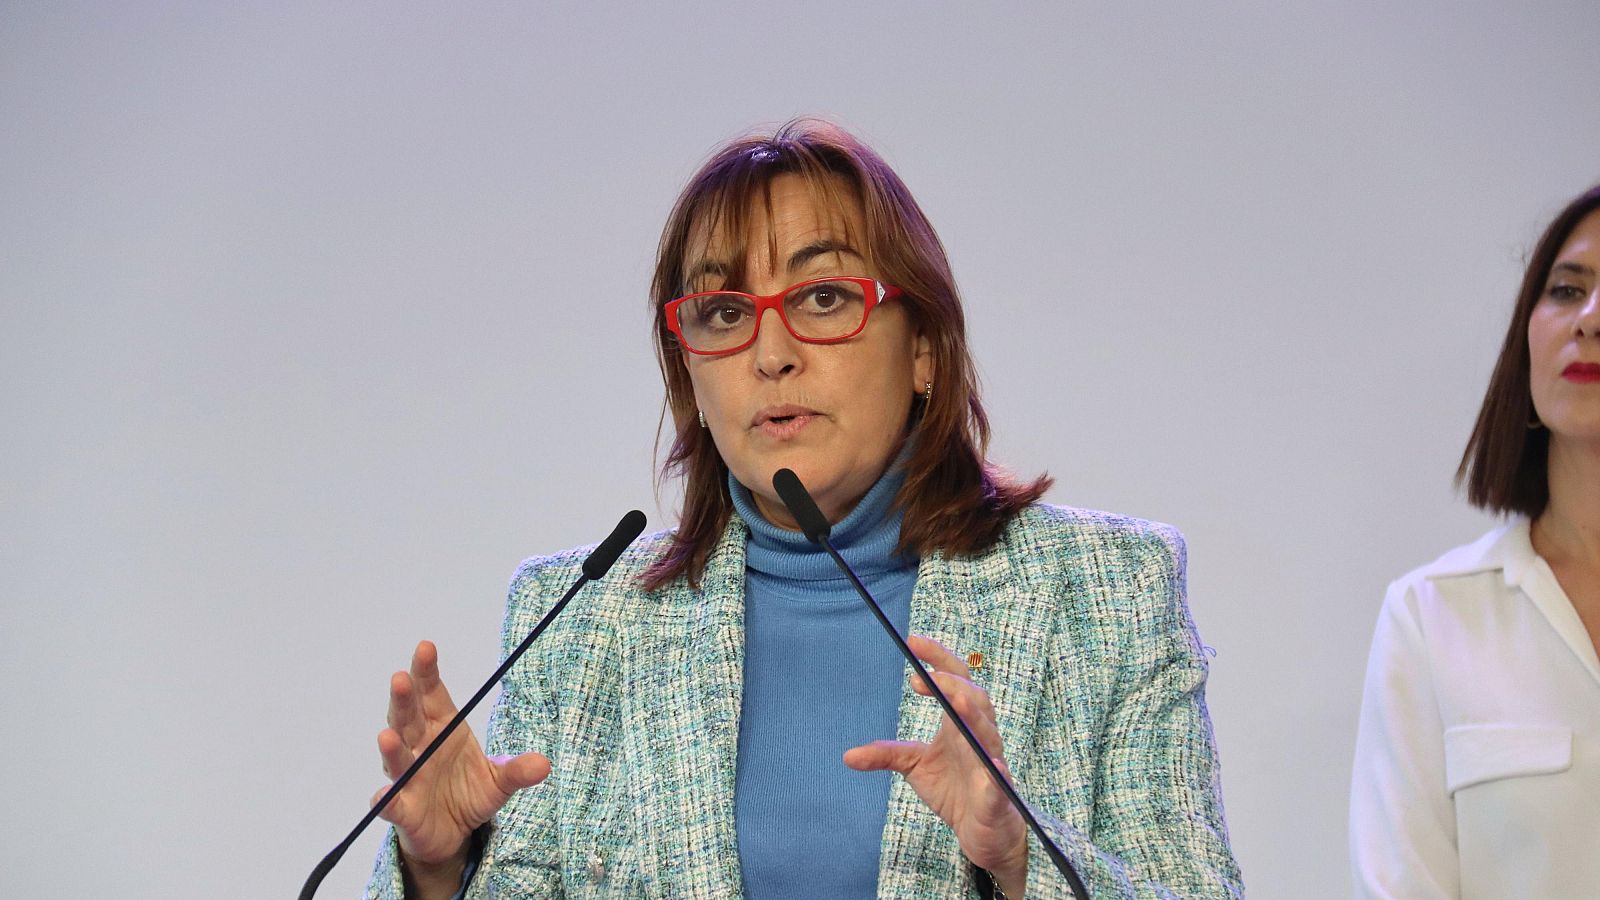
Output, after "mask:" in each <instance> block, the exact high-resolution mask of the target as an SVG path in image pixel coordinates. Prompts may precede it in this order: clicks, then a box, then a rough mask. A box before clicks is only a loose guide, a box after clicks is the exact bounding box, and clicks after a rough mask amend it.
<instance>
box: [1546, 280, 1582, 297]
mask: <svg viewBox="0 0 1600 900" xmlns="http://www.w3.org/2000/svg"><path fill="white" fill-rule="evenodd" d="M1544 293H1545V296H1546V297H1549V298H1550V299H1552V300H1563V301H1565V300H1582V299H1583V298H1584V297H1585V296H1586V295H1587V292H1586V291H1584V289H1583V288H1581V287H1578V286H1577V285H1575V284H1564V283H1557V284H1552V285H1550V286H1549V287H1547V288H1545V291H1544Z"/></svg>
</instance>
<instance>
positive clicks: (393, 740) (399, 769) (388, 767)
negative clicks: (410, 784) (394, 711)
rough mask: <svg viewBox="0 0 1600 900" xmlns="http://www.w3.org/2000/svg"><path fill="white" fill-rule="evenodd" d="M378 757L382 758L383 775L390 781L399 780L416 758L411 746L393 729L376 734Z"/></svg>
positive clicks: (386, 729)
mask: <svg viewBox="0 0 1600 900" xmlns="http://www.w3.org/2000/svg"><path fill="white" fill-rule="evenodd" d="M378 755H379V756H381V757H382V758H383V774H385V775H387V776H389V777H390V778H391V779H393V778H399V777H400V775H401V773H403V772H405V770H406V769H408V768H410V767H411V763H412V762H413V761H415V760H416V758H417V755H416V754H415V753H413V752H412V750H411V745H410V744H408V743H407V742H406V741H405V739H404V738H403V737H401V736H400V734H399V733H398V732H396V731H395V730H394V729H393V728H385V729H384V730H382V731H380V732H378Z"/></svg>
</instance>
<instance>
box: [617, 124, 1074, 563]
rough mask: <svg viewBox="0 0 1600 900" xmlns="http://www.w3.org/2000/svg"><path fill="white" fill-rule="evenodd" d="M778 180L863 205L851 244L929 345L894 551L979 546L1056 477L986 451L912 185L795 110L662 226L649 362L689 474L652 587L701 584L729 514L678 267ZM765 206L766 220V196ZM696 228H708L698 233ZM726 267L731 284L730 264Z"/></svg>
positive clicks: (679, 464) (731, 146)
mask: <svg viewBox="0 0 1600 900" xmlns="http://www.w3.org/2000/svg"><path fill="white" fill-rule="evenodd" d="M782 175H798V176H800V177H801V178H803V179H804V180H805V182H806V184H807V185H808V187H809V188H810V190H811V191H812V192H813V195H814V196H816V197H818V198H819V199H820V200H822V201H824V202H827V203H829V204H831V205H834V206H836V207H837V206H838V205H839V204H842V203H846V202H849V203H859V204H860V205H861V209H862V212H863V217H864V218H863V221H864V223H865V225H864V227H865V229H866V234H865V235H861V236H859V239H857V238H854V237H853V238H852V240H853V241H856V242H858V245H859V246H861V247H862V251H863V254H864V255H865V257H866V259H867V261H868V262H869V263H870V264H871V265H872V266H873V267H874V268H875V269H876V271H877V273H878V275H879V277H881V278H882V279H883V280H884V281H886V282H887V283H889V284H893V285H895V286H897V287H899V288H900V289H901V291H903V295H902V300H903V306H902V308H903V309H905V310H906V313H907V315H908V317H909V318H910V321H911V323H912V325H913V326H914V327H915V328H918V329H920V330H921V332H922V334H924V335H926V337H927V338H928V342H929V345H930V347H931V349H932V352H933V373H934V375H933V382H934V389H933V396H932V399H931V400H929V401H926V402H924V401H923V400H921V399H917V400H915V401H908V402H911V403H912V409H911V412H910V415H909V417H908V428H909V429H911V430H913V431H915V432H916V434H915V440H913V441H912V451H911V455H910V457H909V458H908V460H907V461H906V480H905V484H904V485H903V486H902V487H901V488H900V491H899V493H898V495H897V496H896V497H895V501H894V502H895V505H896V507H897V508H899V509H901V510H903V511H904V513H905V524H904V525H903V526H902V529H901V533H900V549H901V550H902V551H909V552H915V553H917V554H919V555H925V554H927V553H929V552H932V551H936V550H937V551H941V552H943V553H945V554H946V555H962V554H971V553H976V552H979V551H981V550H984V549H986V548H988V547H989V546H991V545H992V544H993V543H994V542H995V541H997V540H998V539H999V537H1000V534H1001V531H1002V530H1003V529H1004V528H1005V525H1006V523H1007V522H1008V521H1010V519H1011V517H1012V516H1014V515H1015V514H1016V513H1017V512H1019V511H1020V510H1021V509H1022V508H1023V507H1025V506H1027V505H1028V504H1029V503H1032V502H1033V501H1034V500H1037V499H1038V498H1039V497H1040V496H1041V495H1042V494H1043V493H1044V492H1045V490H1046V489H1047V488H1048V487H1049V486H1050V479H1049V478H1048V477H1040V478H1038V479H1036V480H1034V481H1032V482H1028V483H1017V482H1013V481H1011V480H1010V479H1008V478H1006V477H1005V476H1004V474H1003V473H1002V472H1000V471H999V470H998V469H996V468H995V467H993V466H991V465H989V464H988V462H987V461H986V460H985V452H986V450H987V446H988V441H989V420H988V417H987V416H986V415H985V414H984V411H983V406H982V404H981V403H979V402H978V380H977V374H976V372H975V370H974V367H973V363H972V358H971V356H970V355H969V354H968V351H967V334H966V320H965V317H964V316H963V314H962V311H961V300H960V297H959V296H958V294H957V293H956V286H955V279H954V277H953V276H952V275H951V272H950V264H949V261H948V260H947V259H946V258H945V252H944V246H943V244H941V243H940V241H939V237H938V235H937V234H935V233H934V230H933V225H932V224H931V223H929V221H928V218H927V216H925V215H923V212H922V209H921V208H920V207H918V206H917V202H916V200H914V199H913V198H912V196H911V192H910V191H909V190H907V189H906V186H905V184H904V183H903V182H902V181H901V180H900V177H899V176H898V175H896V174H895V173H894V171H893V170H891V169H890V168H889V166H888V164H887V163H885V162H884V161H883V159H882V158H881V157H879V156H878V155H877V154H876V153H874V152H873V151H872V149H871V148H869V147H867V146H866V145H865V144H863V143H861V142H860V141H859V140H857V139H856V138H855V137H853V136H852V135H850V134H848V133H847V132H845V131H844V130H843V129H841V128H839V127H837V126H835V125H832V124H830V123H828V122H823V121H818V120H815V119H796V120H794V121H791V122H789V123H787V124H785V125H783V126H782V127H780V128H779V129H778V130H777V131H776V132H774V133H772V134H756V135H750V136H747V137H743V138H739V139H736V140H733V141H731V142H729V143H728V144H726V145H724V146H723V147H722V148H721V149H719V150H717V151H716V152H715V153H713V154H712V156H711V158H710V160H708V161H707V162H706V163H705V165H703V166H702V167H701V168H700V170H699V171H698V172H697V173H695V175H694V177H693V178H691V179H690V180H689V184H688V186H687V187H685V188H684V190H683V193H682V195H680V196H679V197H678V202H677V204H676V205H675V206H674V207H673V209H672V214H671V215H670V216H669V217H668V219H667V224H666V227H665V229H664V230H663V232H662V235H661V245H660V247H659V248H658V250H657V253H656V268H655V276H654V278H653V280H652V282H651V286H650V294H651V315H652V316H653V317H654V321H655V347H656V359H657V362H658V363H659V364H660V366H661V377H662V378H663V379H664V381H665V382H666V400H665V409H664V414H663V422H665V420H666V415H667V414H670V417H671V425H670V427H671V428H672V431H673V439H672V443H671V447H670V449H669V450H668V452H667V456H666V459H665V461H664V462H663V464H662V470H661V476H662V477H663V478H668V477H675V476H681V477H683V478H684V479H686V483H685V485H684V500H683V509H682V511H681V514H680V516H679V521H678V528H677V530H676V531H675V532H674V533H673V535H672V538H671V543H670V546H669V547H668V549H667V552H666V554H665V555H664V556H663V557H662V558H661V559H660V560H659V561H658V562H656V564H655V565H653V566H652V567H651V568H650V570H649V571H648V572H646V573H645V576H644V584H645V586H646V587H648V588H656V587H660V586H661V585H663V584H665V583H666V582H668V581H670V580H672V579H674V578H676V577H678V576H679V575H683V576H686V577H687V578H688V580H689V583H690V584H692V585H698V584H699V581H700V576H701V574H702V572H703V571H704V569H705V564H706V560H707V558H708V557H709V556H710V554H711V551H712V550H713V549H714V548H715V546H716V544H717V542H718V541H719V540H720V539H721V537H722V535H723V532H724V531H725V529H726V528H727V526H728V521H729V517H730V516H731V515H732V514H733V501H732V498H731V496H730V495H729V493H728V468H727V465H726V464H725V463H724V462H723V460H722V457H721V455H719V454H718V453H717V449H716V446H715V444H714V443H713V442H712V440H711V435H710V432H708V431H707V430H706V429H704V428H701V427H700V426H699V422H698V417H697V410H696V407H695V398H694V390H693V388H692V386H691V384H690V382H689V372H688V369H687V367H686V365H685V359H684V351H683V349H682V348H681V347H680V346H679V345H678V342H677V339H676V338H675V337H674V336H673V334H672V332H671V331H669V330H668V329H667V325H666V321H665V317H664V316H663V315H662V312H661V308H662V307H663V306H664V305H666V304H667V303H668V302H669V301H671V300H673V299H676V298H677V297H679V296H682V295H683V294H684V293H686V292H687V291H688V285H687V284H686V274H687V273H685V271H684V265H685V262H686V256H687V251H689V250H690V249H692V248H691V247H690V242H691V241H692V240H697V239H699V238H698V237H696V236H697V235H701V234H709V233H710V232H711V231H718V232H721V233H724V234H727V235H731V236H741V235H744V234H746V233H747V226H748V225H749V223H750V217H751V216H752V215H755V214H757V213H755V212H754V211H755V210H756V209H758V208H759V207H760V206H761V205H763V204H765V202H766V201H767V200H768V199H769V196H770V192H771V185H772V182H773V180H774V179H776V178H778V177H779V176H782ZM843 192H848V193H843ZM767 209H768V214H769V215H770V213H771V210H770V205H768V206H767ZM697 226H704V227H703V228H702V229H701V230H699V231H697V230H696V228H697ZM738 258H739V254H735V257H734V259H735V260H737V259H738ZM729 276H730V280H729V283H730V284H733V283H735V281H736V279H737V277H738V273H736V272H733V273H729ZM902 300H897V301H896V302H897V303H898V302H902ZM908 437H909V435H908Z"/></svg>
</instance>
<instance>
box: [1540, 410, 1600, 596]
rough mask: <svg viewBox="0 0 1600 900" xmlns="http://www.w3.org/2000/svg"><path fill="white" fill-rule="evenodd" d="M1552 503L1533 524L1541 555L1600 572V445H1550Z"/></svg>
mask: <svg viewBox="0 0 1600 900" xmlns="http://www.w3.org/2000/svg"><path fill="white" fill-rule="evenodd" d="M1548 470H1549V474H1548V478H1549V484H1550V502H1549V504H1548V505H1546V506H1545V509H1544V512H1543V513H1541V514H1540V516H1539V518H1538V520H1537V521H1536V522H1534V537H1535V540H1536V542H1537V549H1538V550H1539V555H1540V556H1543V557H1545V558H1546V559H1550V560H1552V561H1554V560H1556V559H1559V560H1563V561H1569V562H1574V563H1578V564H1581V565H1584V566H1588V567H1594V568H1600V441H1590V442H1583V443H1578V442H1573V441H1563V440H1561V439H1559V438H1555V439H1553V440H1551V442H1550V455H1549V466H1548Z"/></svg>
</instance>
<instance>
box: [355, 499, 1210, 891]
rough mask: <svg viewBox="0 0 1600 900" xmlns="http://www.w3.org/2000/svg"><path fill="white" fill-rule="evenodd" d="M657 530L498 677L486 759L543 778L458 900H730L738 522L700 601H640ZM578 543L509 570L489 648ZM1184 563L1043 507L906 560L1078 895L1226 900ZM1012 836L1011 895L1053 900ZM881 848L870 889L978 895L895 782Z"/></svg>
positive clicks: (388, 874) (1172, 546)
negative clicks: (500, 621)
mask: <svg viewBox="0 0 1600 900" xmlns="http://www.w3.org/2000/svg"><path fill="white" fill-rule="evenodd" d="M663 537H664V536H663V535H656V536H655V537H653V538H647V539H645V540H642V541H640V542H637V543H636V544H635V546H634V547H633V548H632V549H630V551H629V552H628V553H627V554H625V555H624V556H623V558H622V559H621V560H620V561H619V562H618V563H617V565H616V567H615V568H613V569H612V571H611V573H610V574H609V575H608V576H607V577H606V579H605V580H604V581H603V582H601V583H599V584H595V585H591V586H589V587H586V588H585V589H584V591H583V592H582V593H580V594H579V595H578V596H577V598H576V599H574V600H573V602H572V604H571V605H570V606H568V608H567V609H566V611H565V612H564V613H563V614H562V616H561V617H560V618H558V619H557V620H556V622H555V624H554V625H552V626H551V629H550V631H549V632H547V633H546V634H545V635H544V636H543V637H542V638H540V640H539V642H538V643H537V644H535V645H534V647H533V649H532V650H530V651H529V653H528V655H527V656H526V657H525V658H524V659H523V660H522V661H521V662H519V663H518V664H517V666H516V667H514V668H513V669H512V671H511V673H510V674H509V675H508V676H507V678H506V682H505V686H504V690H503V692H502V694H501V697H500V700H499V704H498V705H497V707H496V710H495V715H494V719H493V721H492V723H491V725H490V736H489V748H490V752H491V753H500V754H512V753H520V752H523V751H526V750H539V751H541V752H543V753H545V754H546V755H548V756H549V757H550V759H551V762H552V766H553V769H552V774H551V776H550V778H549V779H548V780H547V781H546V782H544V783H543V784H541V785H538V786H536V787H533V788H529V789H526V790H523V791H519V792H518V793H517V794H515V795H513V797H512V799H511V801H510V802H509V803H508V804H507V805H506V806H505V807H504V808H503V809H502V810H501V811H500V813H499V815H498V817H497V818H496V821H495V827H494V830H493V833H492V836H491V837H490V838H489V840H488V844H487V847H486V849H485V852H484V856H483V862H482V865H481V866H480V868H479V870H478V872H477V874H476V876H475V877H474V878H473V879H472V882H471V884H470V885H469V886H468V888H467V891H466V896H467V898H468V900H478V898H488V897H503V898H509V897H518V898H521V897H530V898H531V897H573V898H578V897H673V898H677V897H697V898H699V897H704V898H731V897H739V896H741V883H740V875H739V856H738V851H737V849H736V847H735V830H734V818H733V816H734V813H733V810H734V805H733V785H734V766H735V764H736V762H737V759H736V747H737V743H738V737H739V708H740V702H739V698H740V690H741V685H742V682H743V679H742V666H743V663H744V650H743V646H744V579H745V566H744V552H745V540H746V531H745V528H744V525H743V523H742V522H740V521H739V519H738V518H737V517H734V520H733V522H732V523H731V524H730V525H729V527H728V530H727V532H726V533H725V534H724V535H723V538H722V541H721V542H720V544H719V545H718V546H717V548H716V550H715V552H714V553H713V554H712V556H711V558H710V561H709V563H708V564H707V566H706V570H705V575H704V579H703V582H702V585H701V589H700V590H691V589H690V588H689V587H688V586H687V584H685V583H683V582H681V581H680V582H678V583H674V584H672V585H670V586H668V587H666V588H664V589H661V590H658V591H654V592H647V591H644V590H641V589H640V588H639V587H637V586H636V581H637V578H638V575H639V574H640V573H641V572H643V571H644V570H645V568H646V567H647V566H648V565H649V564H650V562H651V561H652V560H654V559H655V558H656V557H657V555H658V554H659V553H660V552H661V551H662V548H663V546H664V543H663ZM583 556H584V553H583V552H582V551H573V552H570V553H566V554H562V555H559V556H554V557H548V558H540V559H533V560H529V561H528V562H526V563H524V564H523V565H522V567H521V568H520V569H519V570H518V571H517V574H516V577H515V578H514V579H513V581H512V584H511V595H510V604H509V610H508V613H507V616H506V626H505V642H506V649H507V650H508V651H509V649H510V648H512V647H514V646H515V645H516V644H517V643H518V642H519V641H520V640H521V639H522V637H523V636H524V635H525V634H526V633H527V632H528V631H529V630H530V629H531V628H532V627H533V625H534V623H536V622H537V621H538V620H539V618H540V617H541V616H542V615H543V614H544V612H545V611H546V610H547V609H548V608H549V605H550V604H551V603H553V602H554V601H555V599H556V598H557V597H559V596H560V594H561V592H562V591H563V590H564V589H565V588H566V587H567V585H569V584H570V583H571V582H572V581H573V580H574V579H575V578H576V577H577V574H578V566H579V563H580V562H581V561H582V559H583ZM1183 572H1184V547H1183V539H1182V537H1181V536H1180V535H1179V534H1178V532H1177V531H1176V530H1174V529H1172V528H1170V527H1168V526H1165V525H1157V524H1153V523H1149V522H1142V521H1139V520H1135V519H1128V518H1122V517H1118V516H1112V515H1108V514H1106V513H1098V512H1089V511H1085V510H1076V509H1066V508H1060V507H1052V506H1046V505H1042V504H1039V505H1035V506H1033V507H1030V508H1029V509H1027V510H1026V511H1024V512H1023V513H1022V514H1020V515H1018V516H1017V517H1016V518H1015V519H1014V520H1013V521H1012V522H1011V524H1010V525H1009V526H1008V528H1007V529H1006V531H1005V536H1004V538H1003V539H1002V540H1001V541H1000V542H999V543H998V544H996V545H995V546H994V547H993V548H991V549H990V550H988V551H987V552H985V553H982V554H979V555H977V556H974V557H960V558H950V559H947V558H945V557H944V556H942V555H940V554H937V553H935V554H933V555H930V556H928V557H927V558H925V559H923V560H922V562H921V564H920V566H919V569H918V575H917V583H916V588H915V590H914V593H913V594H912V600H911V631H912V632H913V633H916V634H923V635H927V636H929V637H932V638H934V639H936V640H938V641H940V642H941V643H943V644H944V645H945V646H947V647H950V648H951V649H953V650H956V651H957V652H958V653H961V654H967V653H971V652H974V651H977V652H981V653H982V654H983V658H984V662H983V666H982V668H981V670H979V671H978V672H976V673H975V675H974V679H975V680H976V681H977V682H978V683H979V684H981V685H983V686H984V687H985V688H986V689H987V690H988V692H989V695H990V697H991V699H992V701H993V703H994V707H995V711H996V713H997V715H998V720H999V727H1000V734H1001V737H1002V739H1003V740H1004V742H1005V756H1006V761H1007V763H1008V764H1009V765H1010V768H1011V772H1012V775H1013V777H1014V778H1015V780H1016V786H1017V790H1018V792H1019V793H1020V794H1021V795H1022V796H1023V798H1024V799H1026V800H1027V801H1028V802H1029V803H1030V804H1031V805H1032V806H1033V808H1034V810H1035V811H1036V812H1037V813H1038V814H1040V815H1041V821H1042V822H1043V823H1044V824H1045V825H1046V827H1047V828H1048V829H1049V830H1050V831H1051V832H1052V833H1053V834H1054V835H1055V836H1056V838H1057V843H1058V844H1059V845H1060V846H1061V848H1062V849H1063V850H1064V851H1065V852H1066V854H1067V856H1068V857H1069V858H1070V859H1072V860H1073V863H1074V865H1075V866H1076V867H1077V869H1078V871H1079V873H1080V874H1081V875H1082V877H1083V879H1084V881H1085V882H1086V883H1087V885H1088V887H1089V890H1090V893H1091V894H1092V896H1094V897H1095V898H1096V900H1099V898H1110V897H1238V896H1242V886H1241V883H1240V879H1239V871H1238V867H1237V865H1236V863H1235V862H1234V859H1233V854H1232V851H1231V850H1230V849H1229V846H1228V837H1227V829H1226V826H1225V824H1224V822H1223V814H1222V797H1221V790H1220V784H1219V779H1218V772H1217V761H1216V749H1215V745H1214V742H1213V739H1212V734H1211V725H1210V721H1209V719H1208V718H1207V715H1206V707H1205V696H1204V689H1205V679H1206V661H1205V657H1204V655H1203V654H1202V649H1201V645H1200V641H1199V637H1198V635H1197V634H1196V633H1195V629H1194V626H1193V624H1192V622H1191V620H1190V617H1189V611H1188V606H1187V603H1186V601H1185V599H1184V576H1183ZM907 685H908V686H907V687H906V688H905V692H904V695H903V697H902V699H901V705H900V725H899V729H898V731H899V734H898V737H899V738H900V739H901V740H918V741H926V740H929V739H930V738H931V737H932V736H933V734H934V732H935V731H936V730H937V728H938V726H939V722H940V717H941V712H940V709H939V707H938V705H937V704H936V703H935V702H934V701H932V700H930V699H926V698H922V697H919V696H917V695H916V694H914V693H913V692H912V691H911V689H910V687H909V681H908V682H907ZM840 765H843V763H840ZM804 789H805V786H804V785H797V786H796V790H804ZM818 827H826V823H818ZM1029 840H1030V843H1032V844H1033V848H1032V851H1031V856H1030V859H1029V875H1028V896H1029V897H1043V898H1055V897H1061V898H1065V897H1069V896H1070V892H1069V890H1068V888H1067V886H1066V882H1065V880H1064V879H1063V878H1061V876H1060V875H1059V874H1058V873H1057V872H1056V871H1055V869H1054V867H1053V866H1052V865H1051V863H1050V861H1049V859H1048V857H1046V856H1045V855H1044V853H1043V851H1042V850H1041V849H1040V848H1039V847H1038V845H1037V841H1035V840H1034V839H1033V838H1032V837H1031V836H1030V838H1029ZM394 848H395V843H394V840H393V839H392V837H391V839H390V840H389V841H388V843H387V846H386V848H385V849H384V851H383V852H382V854H381V855H380V857H379V859H378V865H377V869H376V871H375V872H374V874H373V879H372V882H371V884H370V885H369V887H368V894H367V896H368V897H370V898H397V897H400V896H401V895H402V888H401V883H400V878H399V874H398V872H397V870H396V865H395V849H394ZM880 860H881V861H880V869H879V875H878V896H879V897H881V898H904V900H912V898H918V900H923V898H943V897H974V896H977V894H978V888H977V886H976V884H975V881H974V877H973V872H972V867H971V866H970V865H969V864H968V863H967V861H966V859H965V858H964V857H963V856H962V854H961V851H960V849H959V847H958V846H957V844H956V841H955V838H954V835H953V834H952V833H951V831H950V829H949V827H948V826H946V825H945V824H944V823H943V822H942V821H941V820H940V819H939V818H938V817H937V816H936V815H934V814H933V812H932V811H931V810H929V809H928V808H927V807H926V806H924V805H923V804H922V802H921V801H919V800H918V799H917V797H916V795H915V793H913V792H912V790H911V788H910V787H909V785H907V784H906V782H905V781H904V779H902V778H900V777H899V776H895V778H894V783H893V787H892V788H891V790H890V795H889V810H888V818H887V821H886V824H885V826H884V830H883V842H882V849H881V855H880ZM817 862H818V865H826V864H827V863H826V860H818V861H817Z"/></svg>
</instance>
